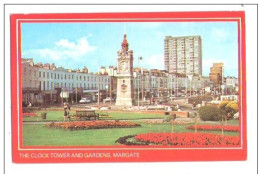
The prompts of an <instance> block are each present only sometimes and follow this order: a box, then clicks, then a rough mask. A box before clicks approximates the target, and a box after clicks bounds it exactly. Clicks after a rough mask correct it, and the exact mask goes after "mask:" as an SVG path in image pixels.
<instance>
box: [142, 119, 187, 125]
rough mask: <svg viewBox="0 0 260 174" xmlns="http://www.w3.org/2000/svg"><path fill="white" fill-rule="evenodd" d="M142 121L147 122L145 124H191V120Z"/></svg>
mask: <svg viewBox="0 0 260 174" xmlns="http://www.w3.org/2000/svg"><path fill="white" fill-rule="evenodd" d="M142 122H143V123H147V124H163V123H167V122H168V123H173V124H177V125H184V124H191V122H189V121H176V120H175V121H170V120H169V121H168V120H166V121H165V120H144V121H142Z"/></svg>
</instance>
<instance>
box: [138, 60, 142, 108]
mask: <svg viewBox="0 0 260 174" xmlns="http://www.w3.org/2000/svg"><path fill="white" fill-rule="evenodd" d="M142 59H143V58H142V57H138V68H139V63H140V61H141V60H142ZM140 77H142V74H141V75H140ZM140 77H139V80H138V92H137V93H138V109H139V106H140V99H139V98H140V96H139V90H140V89H139V88H140Z"/></svg>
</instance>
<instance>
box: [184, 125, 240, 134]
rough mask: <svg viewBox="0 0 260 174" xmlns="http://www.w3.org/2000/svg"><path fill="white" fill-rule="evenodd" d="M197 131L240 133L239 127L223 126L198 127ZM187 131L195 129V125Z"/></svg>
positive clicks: (188, 127)
mask: <svg viewBox="0 0 260 174" xmlns="http://www.w3.org/2000/svg"><path fill="white" fill-rule="evenodd" d="M196 127H197V130H205V131H221V130H222V129H223V131H229V132H239V131H240V127H239V126H223V125H197V126H196ZM186 128H187V129H192V130H194V129H195V126H194V125H191V126H186Z"/></svg>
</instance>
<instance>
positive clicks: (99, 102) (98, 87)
mask: <svg viewBox="0 0 260 174" xmlns="http://www.w3.org/2000/svg"><path fill="white" fill-rule="evenodd" d="M98 106H100V80H99V71H98Z"/></svg>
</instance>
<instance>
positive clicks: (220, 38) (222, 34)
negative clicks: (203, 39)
mask: <svg viewBox="0 0 260 174" xmlns="http://www.w3.org/2000/svg"><path fill="white" fill-rule="evenodd" d="M229 36H230V34H229V32H228V31H226V30H225V29H223V28H212V29H211V37H212V38H214V39H215V40H216V41H217V42H224V41H226V40H227V39H228V37H229Z"/></svg>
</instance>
